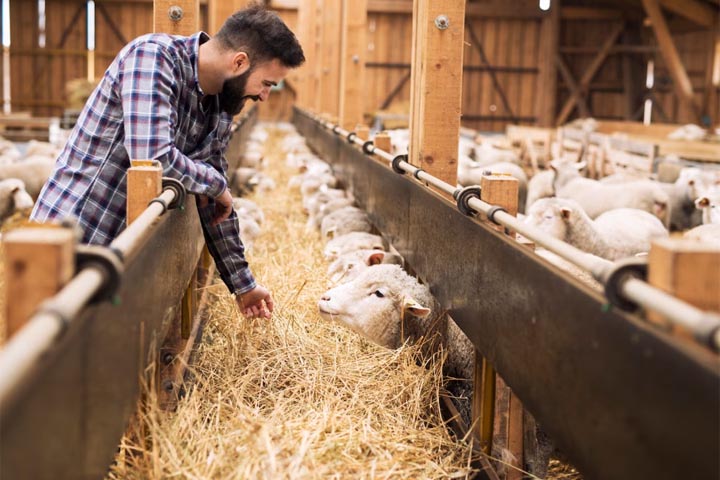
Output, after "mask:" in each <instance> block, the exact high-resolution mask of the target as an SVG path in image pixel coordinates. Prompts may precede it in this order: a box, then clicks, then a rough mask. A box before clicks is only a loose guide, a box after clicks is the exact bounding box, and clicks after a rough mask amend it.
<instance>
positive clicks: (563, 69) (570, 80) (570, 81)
mask: <svg viewBox="0 0 720 480" xmlns="http://www.w3.org/2000/svg"><path fill="white" fill-rule="evenodd" d="M555 64H556V65H557V67H558V70H560V75H562V77H563V80H565V84H566V85H567V86H568V88H569V89H570V95H577V97H578V100H577V106H578V110H579V111H580V116H581V117H587V116H589V115H590V110H589V109H588V106H587V102H586V101H585V95H584V94H583V92H582V89H581V88H580V85H578V83H577V82H576V81H575V78H574V77H573V76H572V72H571V71H570V68H569V67H568V66H567V64H566V63H565V61H564V60H563V58H562V56H561V55H560V54H558V55H557V56H556V57H555ZM588 88H589V85H588ZM553 118H554V117H553Z"/></svg>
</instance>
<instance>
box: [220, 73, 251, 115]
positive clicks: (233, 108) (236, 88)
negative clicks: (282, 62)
mask: <svg viewBox="0 0 720 480" xmlns="http://www.w3.org/2000/svg"><path fill="white" fill-rule="evenodd" d="M250 73H252V68H251V69H249V70H248V71H247V72H245V73H243V74H242V75H238V76H237V77H233V78H228V79H227V80H225V81H224V82H223V88H222V90H221V91H220V109H221V110H222V111H224V112H227V113H228V114H230V115H231V116H235V115H237V114H238V113H240V112H241V111H242V109H243V107H244V106H245V102H246V101H247V100H248V99H250V100H252V101H254V102H257V101H258V100H260V96H259V95H245V85H246V84H247V81H248V78H249V77H250Z"/></svg>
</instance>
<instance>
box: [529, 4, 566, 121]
mask: <svg viewBox="0 0 720 480" xmlns="http://www.w3.org/2000/svg"><path fill="white" fill-rule="evenodd" d="M559 32H560V0H554V1H553V2H552V3H551V5H550V11H549V12H548V14H547V15H545V16H544V17H543V19H542V21H541V26H540V52H539V59H538V66H539V68H540V72H539V75H538V77H537V91H538V95H537V97H536V99H535V110H536V112H537V118H538V124H539V125H540V126H541V127H554V126H555V110H556V108H557V62H556V61H555V59H556V57H557V55H558V42H559V38H560V35H559Z"/></svg>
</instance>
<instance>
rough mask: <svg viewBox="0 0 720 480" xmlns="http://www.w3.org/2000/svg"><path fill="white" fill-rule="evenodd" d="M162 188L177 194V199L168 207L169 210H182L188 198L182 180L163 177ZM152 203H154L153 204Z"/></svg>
mask: <svg viewBox="0 0 720 480" xmlns="http://www.w3.org/2000/svg"><path fill="white" fill-rule="evenodd" d="M162 188H163V191H164V190H172V191H174V192H175V199H174V200H173V201H172V202H170V205H168V206H167V209H168V210H174V209H176V208H182V207H183V206H185V197H186V196H187V190H185V185H183V184H182V183H181V182H180V180H176V179H174V178H170V177H163V179H162ZM151 203H152V202H151Z"/></svg>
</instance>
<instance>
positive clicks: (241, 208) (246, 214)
mask: <svg viewBox="0 0 720 480" xmlns="http://www.w3.org/2000/svg"><path fill="white" fill-rule="evenodd" d="M233 209H234V210H235V213H237V216H238V218H251V219H252V220H253V221H254V222H255V223H257V224H258V225H262V223H263V222H264V221H265V214H264V213H263V211H262V209H261V208H260V207H259V206H258V204H257V203H255V202H253V201H252V200H248V199H246V198H233Z"/></svg>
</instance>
